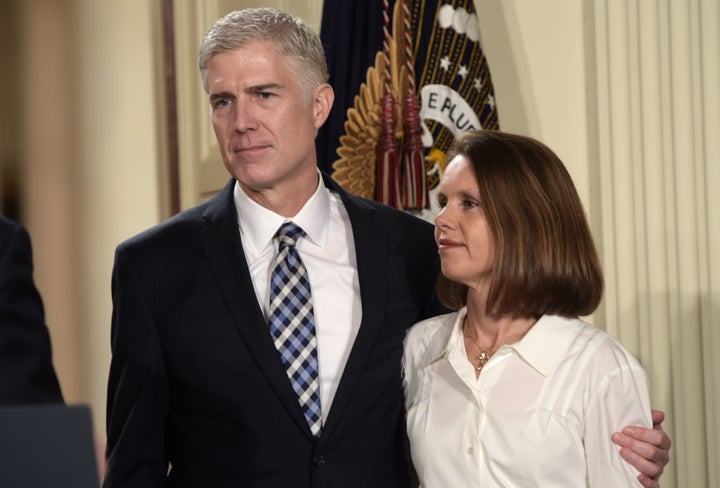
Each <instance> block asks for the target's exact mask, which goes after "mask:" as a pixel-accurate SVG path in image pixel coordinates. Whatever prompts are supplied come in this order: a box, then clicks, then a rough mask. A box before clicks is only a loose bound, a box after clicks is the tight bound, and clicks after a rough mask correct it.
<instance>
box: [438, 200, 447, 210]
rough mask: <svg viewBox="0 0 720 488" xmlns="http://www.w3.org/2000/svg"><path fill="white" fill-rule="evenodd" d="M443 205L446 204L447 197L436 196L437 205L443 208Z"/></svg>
mask: <svg viewBox="0 0 720 488" xmlns="http://www.w3.org/2000/svg"><path fill="white" fill-rule="evenodd" d="M445 205H447V198H438V206H439V207H440V208H445Z"/></svg>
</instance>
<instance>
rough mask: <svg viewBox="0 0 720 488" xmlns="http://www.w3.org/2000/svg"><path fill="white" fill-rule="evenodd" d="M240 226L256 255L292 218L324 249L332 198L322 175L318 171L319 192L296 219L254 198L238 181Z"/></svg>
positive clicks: (236, 186) (244, 239)
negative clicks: (263, 204) (279, 212)
mask: <svg viewBox="0 0 720 488" xmlns="http://www.w3.org/2000/svg"><path fill="white" fill-rule="evenodd" d="M233 197H234V200H235V207H236V209H237V214H238V225H239V226H240V234H241V235H242V236H243V242H244V243H245V245H246V246H249V247H250V248H251V249H250V250H251V251H252V253H253V255H256V256H257V255H258V254H259V253H261V252H262V250H263V249H265V247H266V246H268V245H269V244H271V242H272V240H273V237H274V236H275V232H277V230H278V228H280V226H281V225H282V223H283V222H285V221H288V220H292V221H293V222H294V223H296V224H297V225H299V226H300V227H301V228H302V229H303V230H304V231H305V234H306V236H307V237H308V238H309V239H310V240H312V241H313V243H315V244H316V245H317V246H319V247H321V248H324V247H325V244H326V243H327V233H328V222H329V221H330V197H329V195H328V189H327V188H326V187H325V183H324V182H323V179H322V175H320V172H319V171H318V186H317V188H316V189H315V193H313V194H312V196H311V197H310V198H309V199H308V201H307V202H305V205H303V207H302V208H301V209H300V211H299V212H298V213H297V214H295V215H294V216H293V217H292V218H289V219H288V218H285V217H283V216H282V215H279V214H276V213H275V212H273V211H272V210H268V209H267V208H265V207H263V206H262V205H260V204H259V203H257V202H256V201H255V200H253V199H251V198H250V197H249V196H248V195H247V194H246V193H245V190H243V189H242V187H241V186H240V184H239V183H238V182H237V181H236V182H235V188H234V191H233Z"/></svg>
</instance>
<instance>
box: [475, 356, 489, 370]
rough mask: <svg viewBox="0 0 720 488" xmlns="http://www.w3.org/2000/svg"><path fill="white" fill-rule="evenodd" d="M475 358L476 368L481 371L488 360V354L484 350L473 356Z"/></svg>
mask: <svg viewBox="0 0 720 488" xmlns="http://www.w3.org/2000/svg"><path fill="white" fill-rule="evenodd" d="M475 359H476V360H477V362H478V365H477V370H478V371H481V370H482V369H483V366H485V364H486V363H487V362H488V361H490V354H488V353H486V352H485V351H482V352H480V354H478V355H477V356H475Z"/></svg>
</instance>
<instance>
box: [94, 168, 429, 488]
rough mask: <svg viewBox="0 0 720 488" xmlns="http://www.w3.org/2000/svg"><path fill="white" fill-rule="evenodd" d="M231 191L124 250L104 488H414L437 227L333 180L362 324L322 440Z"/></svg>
mask: <svg viewBox="0 0 720 488" xmlns="http://www.w3.org/2000/svg"><path fill="white" fill-rule="evenodd" d="M233 184H234V181H230V182H229V184H228V185H227V186H226V187H225V189H224V190H223V191H222V192H221V193H220V194H219V195H217V196H216V197H215V198H213V199H212V200H211V201H209V202H208V203H206V204H203V205H200V206H198V207H196V208H193V209H190V210H188V211H185V212H183V213H181V214H178V215H177V216H175V217H173V218H171V219H170V220H168V221H166V222H164V223H162V224H160V225H159V226H156V227H154V228H152V229H150V230H148V231H146V232H144V233H142V234H140V235H139V236H136V237H134V238H132V239H130V240H129V241H126V242H125V243H123V244H121V245H120V246H119V247H118V249H117V252H116V257H115V268H114V271H113V305H114V307H113V318H112V353H113V357H112V364H111V368H110V380H109V385H108V417H107V418H108V451H109V456H110V457H109V472H108V475H107V477H106V482H105V486H108V487H120V486H123V487H125V486H127V487H133V488H137V487H146V486H163V484H164V483H166V484H167V486H172V487H194V488H195V487H200V486H212V487H225V486H227V487H231V486H232V487H234V488H240V487H262V488H272V487H293V488H304V487H327V488H353V487H358V488H359V487H364V488H365V487H367V488H382V487H393V488H395V487H405V486H407V485H408V475H407V471H406V465H405V459H404V450H403V436H404V430H405V427H404V422H403V398H402V379H401V355H402V341H403V339H404V336H405V331H406V329H407V328H408V327H409V326H410V325H412V324H413V323H415V322H416V321H418V320H420V319H422V318H424V317H426V316H428V315H431V314H434V313H436V312H437V311H438V310H437V305H436V300H435V298H434V293H433V290H434V282H435V279H436V276H437V270H438V258H437V251H436V248H435V242H434V239H433V235H432V226H431V225H429V224H428V223H427V222H424V221H421V220H419V219H416V218H414V217H412V216H410V215H409V214H407V213H404V212H399V211H396V210H392V209H389V208H388V207H384V206H381V205H379V204H377V203H375V202H370V201H366V200H362V199H359V198H357V197H354V196H351V195H349V194H347V193H346V192H344V191H343V190H342V189H340V188H339V187H338V186H337V185H336V184H335V183H334V182H333V181H331V180H330V179H329V178H328V177H327V176H325V184H326V185H327V186H328V187H330V188H332V189H333V190H335V191H336V192H338V193H339V194H340V195H341V197H342V199H343V202H344V204H345V207H346V209H347V212H348V214H349V217H350V221H351V223H352V228H353V234H354V238H355V246H356V254H357V265H358V270H359V281H360V292H361V299H362V323H361V326H360V330H359V333H358V336H357V338H356V340H355V343H354V345H353V348H352V352H351V354H350V357H349V359H348V362H347V365H346V367H345V370H344V372H343V375H342V379H341V382H340V385H339V387H338V389H337V392H336V395H335V398H334V400H333V404H332V407H331V410H330V412H329V414H328V419H327V422H326V424H325V425H324V427H323V432H322V436H321V438H320V440H319V441H316V440H315V439H314V437H313V436H312V435H311V433H310V430H309V428H308V426H307V423H306V421H305V419H304V417H303V414H302V412H301V410H300V407H299V406H298V401H297V398H296V396H295V394H294V392H293V390H292V387H291V386H290V382H289V381H288V378H287V375H286V373H285V370H284V368H283V366H282V363H281V361H280V358H279V355H278V352H277V350H276V349H275V347H274V345H273V342H272V340H271V338H270V334H269V331H268V329H267V324H266V322H265V319H264V318H263V315H262V312H261V308H260V306H259V305H258V303H257V299H256V296H255V293H254V291H253V287H252V283H251V281H250V274H249V272H248V268H247V263H246V261H245V257H244V254H243V249H242V242H241V240H240V235H239V232H238V224H237V215H236V210H235V205H234V202H233V196H232V188H233ZM168 462H169V463H170V464H171V466H172V468H171V470H170V472H169V474H168V475H167V480H165V477H166V473H167V464H168Z"/></svg>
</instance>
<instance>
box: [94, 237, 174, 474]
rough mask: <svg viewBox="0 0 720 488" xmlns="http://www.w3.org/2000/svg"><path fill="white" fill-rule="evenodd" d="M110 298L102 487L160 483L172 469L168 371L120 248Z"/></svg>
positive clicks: (138, 287)
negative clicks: (168, 441) (105, 461)
mask: <svg viewBox="0 0 720 488" xmlns="http://www.w3.org/2000/svg"><path fill="white" fill-rule="evenodd" d="M112 299H113V313H112V330H111V347H112V360H111V362H110V377H109V381H108V396H107V455H108V469H107V472H106V475H105V481H104V484H103V486H104V487H105V488H119V487H133V488H134V487H145V488H149V487H162V486H165V477H166V473H167V470H168V455H167V452H166V445H165V428H166V423H167V415H168V383H167V375H166V372H165V367H164V362H163V354H162V350H161V347H160V341H159V337H158V335H157V329H156V324H155V321H154V319H153V313H152V310H151V307H150V304H149V303H148V300H147V298H146V294H145V292H144V289H143V286H142V283H141V280H140V278H139V276H138V271H137V268H136V267H135V265H134V264H133V262H132V261H131V260H130V259H129V258H128V257H127V254H126V253H125V252H123V250H122V246H121V247H120V248H119V249H118V251H117V252H116V255H115V266H114V268H113V276H112Z"/></svg>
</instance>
